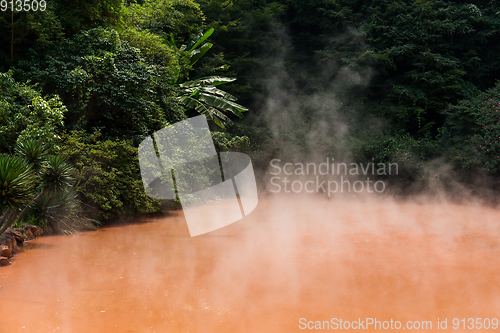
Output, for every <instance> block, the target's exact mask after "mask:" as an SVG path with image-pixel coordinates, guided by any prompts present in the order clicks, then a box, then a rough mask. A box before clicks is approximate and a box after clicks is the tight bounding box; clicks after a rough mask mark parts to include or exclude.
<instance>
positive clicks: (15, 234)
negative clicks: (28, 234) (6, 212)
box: [5, 228, 24, 246]
mask: <svg viewBox="0 0 500 333" xmlns="http://www.w3.org/2000/svg"><path fill="white" fill-rule="evenodd" d="M5 234H6V235H7V236H8V235H11V236H12V237H14V238H15V240H16V241H17V245H19V246H22V245H23V244H24V236H23V233H22V231H19V230H16V229H12V228H8V229H7V230H6V231H5Z"/></svg>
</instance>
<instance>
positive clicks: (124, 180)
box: [59, 131, 160, 219]
mask: <svg viewBox="0 0 500 333" xmlns="http://www.w3.org/2000/svg"><path fill="white" fill-rule="evenodd" d="M59 154H60V155H62V156H65V157H66V158H67V159H68V161H69V162H70V163H71V164H73V165H74V166H75V169H76V179H77V184H76V186H75V189H76V191H77V192H78V193H79V194H81V196H82V201H83V203H84V205H85V207H88V208H85V210H86V212H87V213H88V214H89V216H91V217H93V218H100V219H109V218H111V217H116V216H118V215H121V214H136V213H146V212H147V213H151V212H157V211H159V209H160V203H159V201H158V200H155V199H152V198H150V197H148V196H147V195H146V194H145V192H144V188H143V184H142V180H141V173H140V168H139V160H138V154H137V148H136V147H134V146H133V145H132V142H131V140H119V139H115V140H103V141H101V134H100V133H99V132H96V133H94V134H90V135H89V134H85V133H84V132H82V131H72V132H70V133H65V134H63V135H62V141H61V149H60V150H59Z"/></svg>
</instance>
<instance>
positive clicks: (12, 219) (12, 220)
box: [0, 211, 19, 235]
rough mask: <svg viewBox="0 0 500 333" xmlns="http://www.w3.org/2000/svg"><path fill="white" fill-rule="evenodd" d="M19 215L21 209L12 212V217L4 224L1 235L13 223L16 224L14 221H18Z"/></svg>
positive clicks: (0, 231) (0, 230)
mask: <svg viewBox="0 0 500 333" xmlns="http://www.w3.org/2000/svg"><path fill="white" fill-rule="evenodd" d="M17 215H19V211H18V212H16V213H15V214H14V213H12V214H11V217H10V218H9V220H8V221H7V222H6V223H5V224H4V225H3V227H2V229H0V235H1V234H3V233H4V232H5V230H7V228H8V227H10V226H11V225H13V224H14V222H15V221H16V217H17Z"/></svg>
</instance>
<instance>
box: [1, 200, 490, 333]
mask: <svg viewBox="0 0 500 333" xmlns="http://www.w3.org/2000/svg"><path fill="white" fill-rule="evenodd" d="M137 222H138V223H137V224H131V225H124V226H118V227H108V228H104V229H102V230H99V231H95V232H88V233H84V234H82V235H78V236H50V237H42V238H39V239H37V240H36V241H35V244H34V245H33V246H32V248H31V249H28V250H26V251H25V252H23V253H21V254H19V255H18V256H16V257H15V260H13V264H12V265H11V266H8V267H3V268H0V286H1V287H0V332H1V333H4V332H9V333H13V332H86V333H87V332H218V333H222V332H303V331H304V330H302V329H300V327H301V326H300V325H301V324H300V322H299V320H300V319H301V318H305V319H303V321H305V322H309V321H312V322H313V324H314V322H315V321H321V322H323V321H330V320H331V319H332V318H340V319H342V320H348V321H354V320H358V318H361V320H365V319H366V318H367V317H369V318H377V320H379V321H390V320H391V319H392V320H394V321H400V322H402V323H403V326H404V325H405V323H406V322H407V321H408V320H411V321H431V322H432V325H433V329H432V330H430V329H428V330H425V332H431V331H441V332H442V331H445V330H443V329H440V330H438V329H437V320H438V318H440V320H443V319H444V318H448V319H447V320H448V330H447V331H453V332H463V331H467V332H484V331H493V330H492V329H490V330H484V329H483V330H477V329H468V330H463V329H458V330H453V329H452V327H453V326H452V320H453V318H459V319H462V318H500V211H499V210H495V209H492V208H486V207H481V206H475V205H468V206H461V205H454V204H447V203H442V202H435V203H427V204H417V203H396V202H394V201H390V200H383V201H378V200H371V201H352V200H351V201H339V200H337V201H326V200H322V199H317V198H314V199H312V198H309V199H307V198H301V199H299V198H293V197H292V198H281V199H277V198H275V199H268V200H266V201H261V202H260V203H259V206H258V207H257V209H256V210H255V211H254V212H253V213H252V214H250V215H249V216H247V217H245V219H243V220H241V221H238V222H236V223H234V224H232V225H230V226H228V227H225V228H223V229H220V230H218V231H215V232H212V233H209V234H206V235H203V236H198V237H194V238H191V237H190V236H189V232H188V229H187V225H186V223H185V220H184V218H183V215H182V212H178V213H175V214H172V215H171V216H168V217H163V218H158V219H147V220H144V219H143V220H141V221H137ZM313 324H310V325H313ZM365 325H366V323H365ZM302 327H303V326H302ZM370 328H372V329H371V330H369V331H381V329H377V330H373V326H372V327H370ZM306 331H307V330H306ZM343 331H348V330H343ZM353 331H357V332H359V331H364V330H353ZM414 331H418V330H414ZM420 331H422V330H420Z"/></svg>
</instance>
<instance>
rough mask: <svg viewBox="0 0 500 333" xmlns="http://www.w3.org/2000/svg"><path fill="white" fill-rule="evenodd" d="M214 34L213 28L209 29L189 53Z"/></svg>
mask: <svg viewBox="0 0 500 333" xmlns="http://www.w3.org/2000/svg"><path fill="white" fill-rule="evenodd" d="M213 33H214V28H210V30H208V31H207V32H205V34H204V35H203V36H202V37H201V38H200V39H199V40H198V41H197V42H196V43H195V44H194V45H193V46H192V47H191V48H190V49H189V52H191V51H193V50H194V49H196V48H197V47H198V46H199V45H201V43H203V42H204V41H205V40H207V38H208V37H210V36H211V35H212V34H213Z"/></svg>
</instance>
